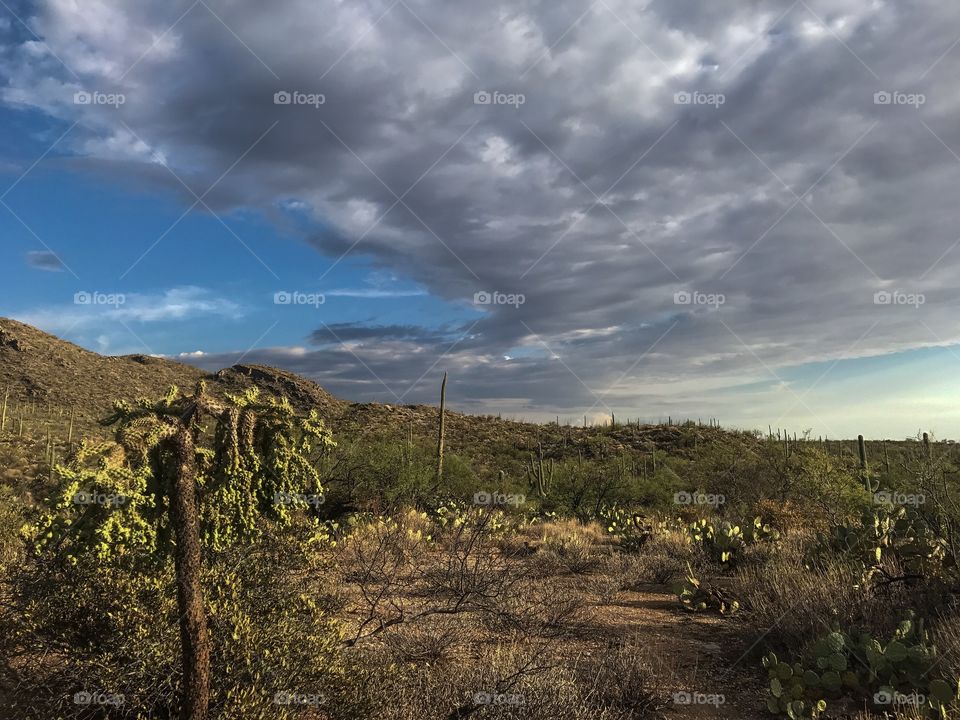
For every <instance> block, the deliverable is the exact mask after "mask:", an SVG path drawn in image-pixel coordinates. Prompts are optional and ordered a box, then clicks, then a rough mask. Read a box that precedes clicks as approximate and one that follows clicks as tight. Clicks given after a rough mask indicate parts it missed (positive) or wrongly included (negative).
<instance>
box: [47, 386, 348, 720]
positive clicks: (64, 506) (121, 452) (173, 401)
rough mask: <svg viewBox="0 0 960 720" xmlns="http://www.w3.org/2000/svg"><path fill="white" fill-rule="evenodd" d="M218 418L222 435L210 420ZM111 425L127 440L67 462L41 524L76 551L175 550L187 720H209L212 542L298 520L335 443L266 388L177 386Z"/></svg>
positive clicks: (121, 410) (52, 542)
mask: <svg viewBox="0 0 960 720" xmlns="http://www.w3.org/2000/svg"><path fill="white" fill-rule="evenodd" d="M211 420H212V422H213V428H212V429H213V432H212V434H211V433H210V432H208V431H206V428H205V425H204V424H205V422H207V421H211ZM103 422H104V424H105V425H116V426H117V431H116V441H115V442H108V443H99V444H95V445H93V444H83V445H81V448H80V451H79V452H77V453H76V454H75V456H74V458H73V459H72V461H71V462H70V463H69V464H68V465H66V466H60V467H58V472H59V475H60V478H61V481H62V485H61V488H60V492H59V497H58V499H57V500H56V501H55V503H54V507H53V512H52V513H51V514H50V515H49V516H47V517H46V518H44V519H43V520H42V522H41V523H40V525H38V527H37V528H36V531H35V532H36V536H37V540H38V541H39V543H40V544H41V545H44V546H47V547H53V548H57V549H65V551H66V552H67V556H68V558H69V557H73V558H76V555H77V553H79V552H81V551H82V549H83V548H84V547H90V546H91V545H92V546H93V548H94V550H95V552H96V553H97V554H98V555H101V556H103V555H107V554H110V553H120V552H125V551H129V550H130V549H133V550H135V551H138V552H139V551H144V550H147V551H160V552H172V553H173V556H174V562H175V570H176V578H177V602H178V609H179V611H180V625H181V628H180V629H181V640H182V644H183V671H184V677H183V700H182V702H181V718H183V719H186V718H190V720H204V718H206V716H207V708H208V705H209V685H210V643H209V639H208V634H207V622H206V616H205V614H204V610H203V593H202V588H201V585H200V577H201V553H200V547H201V543H202V542H205V543H206V544H207V545H208V546H210V547H214V548H222V547H226V546H228V545H231V544H233V543H234V542H237V541H239V540H240V539H242V538H244V537H248V536H251V535H255V534H256V533H257V520H258V518H259V517H260V516H261V515H270V516H272V517H274V518H275V519H276V520H277V521H279V522H281V523H285V522H289V520H290V508H291V507H295V506H296V505H298V504H301V505H302V506H306V504H307V502H308V500H307V498H310V497H322V495H321V493H322V488H321V484H320V477H319V474H318V472H317V470H316V468H315V461H316V460H317V459H318V455H319V454H321V453H323V452H324V451H325V450H326V449H327V448H328V447H329V446H331V445H333V439H332V438H331V436H330V433H329V432H328V431H327V429H326V428H325V427H324V424H323V421H322V420H321V419H320V418H319V417H318V416H317V414H316V412H311V413H310V415H308V416H306V417H302V416H299V415H298V414H297V413H296V412H295V411H294V410H293V408H292V406H291V405H290V403H289V402H287V400H286V399H280V400H276V399H273V398H267V399H264V400H261V399H260V397H259V394H258V391H257V390H256V389H251V390H248V391H246V392H244V393H243V394H240V395H236V396H232V395H228V396H227V398H226V401H220V400H217V399H215V398H213V397H211V396H209V395H208V394H207V393H206V389H205V387H204V384H203V383H202V382H201V383H199V384H198V385H197V388H196V391H195V393H194V394H193V395H192V396H182V395H181V394H180V392H179V391H178V390H177V388H176V387H173V388H171V389H170V392H168V393H167V395H166V396H165V397H164V398H162V399H160V400H158V401H151V400H146V399H142V400H138V401H137V402H136V403H133V404H130V403H126V402H118V403H116V404H115V406H114V414H113V415H112V416H110V417H109V418H107V419H106V420H104V421H103ZM278 497H280V498H282V499H283V502H277V498H278ZM101 498H103V502H101V501H100V499H101Z"/></svg>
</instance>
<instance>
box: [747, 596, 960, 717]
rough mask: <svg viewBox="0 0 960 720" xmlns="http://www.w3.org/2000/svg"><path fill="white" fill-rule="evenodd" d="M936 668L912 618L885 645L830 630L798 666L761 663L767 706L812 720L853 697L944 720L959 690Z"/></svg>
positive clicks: (772, 657)
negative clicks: (832, 702) (834, 702)
mask: <svg viewBox="0 0 960 720" xmlns="http://www.w3.org/2000/svg"><path fill="white" fill-rule="evenodd" d="M939 663H940V658H939V656H938V654H937V648H936V647H935V646H934V645H932V644H930V641H929V637H928V635H927V633H926V632H925V631H924V628H923V621H922V620H915V618H914V616H913V614H912V613H910V614H909V616H908V617H907V618H906V619H905V620H903V622H901V623H900V625H899V627H898V628H897V630H896V631H895V632H894V634H893V637H892V638H890V640H888V641H887V642H881V641H880V640H878V639H877V638H875V637H873V636H872V635H871V634H870V633H866V632H864V633H860V634H848V633H845V632H842V631H841V630H840V629H839V628H834V630H833V631H831V632H830V633H828V634H826V635H824V636H822V637H820V638H818V639H817V640H815V641H814V642H812V643H810V644H809V645H808V646H807V648H805V650H804V653H803V655H802V658H801V660H800V661H798V662H794V663H792V664H791V663H787V662H783V661H780V660H778V658H777V656H776V654H774V653H768V654H767V655H766V656H765V657H764V659H763V665H764V667H765V668H767V671H768V674H769V676H770V687H769V691H770V697H769V699H768V702H767V705H768V708H769V709H770V711H771V712H773V713H775V714H786V715H787V716H788V717H790V718H795V717H817V716H818V715H819V713H821V712H823V710H825V709H826V699H827V698H840V697H854V698H858V699H863V700H866V701H867V702H870V703H872V704H873V705H875V706H877V707H878V709H881V710H882V709H890V706H892V705H897V704H900V705H902V704H905V703H910V704H915V705H917V706H919V707H920V708H921V709H923V708H925V709H926V711H927V714H928V715H932V716H934V717H938V718H946V717H948V713H949V711H950V709H951V708H952V707H953V706H954V705H955V704H956V701H957V699H958V690H957V687H958V684H957V681H956V680H955V679H952V680H948V679H944V678H942V677H938V673H937V672H936V671H937V669H938V665H939Z"/></svg>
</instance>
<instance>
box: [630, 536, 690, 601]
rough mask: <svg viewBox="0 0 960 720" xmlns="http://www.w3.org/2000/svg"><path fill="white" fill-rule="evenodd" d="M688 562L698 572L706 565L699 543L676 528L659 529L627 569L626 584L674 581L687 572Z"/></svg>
mask: <svg viewBox="0 0 960 720" xmlns="http://www.w3.org/2000/svg"><path fill="white" fill-rule="evenodd" d="M688 563H689V564H690V565H691V566H693V568H694V569H695V571H697V572H699V571H701V570H702V569H703V568H704V566H705V564H706V555H705V554H704V552H703V549H702V548H701V547H700V546H699V545H695V544H694V543H692V542H690V539H689V537H688V536H687V535H686V534H685V533H681V532H679V531H676V530H667V531H665V532H660V533H657V534H656V535H654V537H653V538H652V539H651V540H650V541H649V542H648V543H647V544H646V545H645V546H644V548H643V550H642V551H641V552H640V553H637V554H636V555H635V556H633V558H632V562H631V563H629V565H628V566H627V567H626V568H625V569H624V572H625V577H624V580H625V583H624V587H625V588H626V589H636V588H637V587H638V586H639V585H642V584H644V583H653V584H658V585H662V584H666V583H671V582H673V581H675V580H677V579H678V578H681V577H683V576H684V575H685V574H686V572H687V564H688Z"/></svg>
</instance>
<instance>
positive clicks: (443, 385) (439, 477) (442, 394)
mask: <svg viewBox="0 0 960 720" xmlns="http://www.w3.org/2000/svg"><path fill="white" fill-rule="evenodd" d="M446 401H447V374H446V373H444V374H443V382H442V383H440V423H439V424H440V428H439V432H438V436H437V484H439V483H440V481H441V480H442V479H443V439H444V432H445V430H446V427H445V418H444V411H445V410H446Z"/></svg>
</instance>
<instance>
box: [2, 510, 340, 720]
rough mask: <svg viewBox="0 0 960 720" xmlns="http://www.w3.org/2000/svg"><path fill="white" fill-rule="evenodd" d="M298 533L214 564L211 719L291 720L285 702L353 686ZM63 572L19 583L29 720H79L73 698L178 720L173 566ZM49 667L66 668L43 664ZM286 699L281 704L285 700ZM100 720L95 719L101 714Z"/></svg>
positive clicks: (100, 564)
mask: <svg viewBox="0 0 960 720" xmlns="http://www.w3.org/2000/svg"><path fill="white" fill-rule="evenodd" d="M297 531H298V532H296V533H283V534H280V533H275V532H266V533H265V534H264V535H263V536H262V537H261V538H260V540H258V541H257V542H256V543H255V544H253V545H251V546H249V547H246V548H244V549H242V550H241V549H235V550H231V551H225V552H221V553H210V554H209V555H208V556H207V557H206V558H205V572H204V578H203V579H204V587H205V588H207V592H206V597H205V603H206V610H207V613H208V617H209V618H210V635H211V639H212V645H213V652H212V659H211V670H212V676H213V678H214V681H213V685H212V700H211V712H212V716H213V717H218V716H223V717H243V718H253V719H257V718H263V719H264V720H266V718H286V717H293V716H294V710H295V709H297V708H296V707H295V706H288V705H284V704H278V703H277V702H275V700H277V698H278V697H280V698H281V702H282V696H283V694H284V693H287V694H291V693H292V694H296V695H302V696H320V695H324V696H327V697H329V696H330V692H331V688H336V687H340V686H342V685H343V666H342V664H341V661H340V658H339V648H340V631H339V628H338V625H337V623H336V622H334V620H333V618H332V616H331V614H330V612H329V609H328V607H327V606H326V605H325V600H326V597H327V596H326V595H325V592H324V588H323V580H322V573H323V572H324V568H325V566H326V562H325V560H324V557H323V552H321V550H320V548H318V547H316V546H313V545H311V544H309V543H308V542H304V541H301V540H300V539H298V536H299V537H310V535H311V527H310V525H307V526H302V527H299V528H297ZM76 560H77V561H76V563H70V562H63V561H62V559H61V558H57V557H55V556H53V555H52V554H49V553H46V554H40V555H33V556H31V557H30V559H29V561H28V562H27V564H26V565H25V566H24V567H23V568H22V569H21V570H20V572H19V573H18V574H17V576H16V577H15V578H14V580H15V583H16V591H15V593H13V596H12V602H13V603H14V606H15V610H16V614H15V616H11V617H5V618H4V619H5V622H6V624H7V625H8V627H6V628H5V630H6V631H7V632H8V633H11V634H12V635H13V636H14V637H15V638H16V644H17V645H18V646H19V647H20V650H21V653H22V655H21V657H22V660H23V662H24V664H23V665H21V666H20V670H19V673H18V674H19V678H18V679H19V682H20V686H21V694H20V696H19V699H18V702H19V703H20V704H21V709H22V716H23V717H37V718H40V717H43V718H59V717H64V718H66V717H76V716H77V715H76V713H77V712H78V709H79V710H80V711H81V712H85V711H87V710H89V712H90V713H94V712H96V711H98V708H97V707H96V706H95V705H91V706H89V707H88V708H83V707H78V706H77V705H76V704H75V703H74V699H75V698H74V694H75V693H78V692H80V693H82V692H88V693H104V694H105V695H106V696H108V697H122V699H123V702H122V704H119V705H118V706H117V707H116V708H114V709H113V710H112V712H111V715H110V717H113V718H138V717H144V716H148V717H170V716H175V715H176V713H177V707H178V702H179V690H178V688H179V684H180V674H181V669H180V638H179V631H178V613H177V602H176V592H175V584H174V580H173V568H172V562H171V561H169V560H163V559H160V558H157V557H155V556H144V555H135V554H132V553H116V554H112V555H110V556H108V557H106V558H98V557H97V556H96V555H95V554H94V553H93V552H92V551H91V552H89V553H87V554H80V555H78V556H76ZM44 655H48V656H51V655H52V656H54V657H56V658H57V662H55V663H50V662H43V660H42V658H43V657H44ZM278 693H279V694H280V696H278ZM90 717H94V715H93V714H91V715H90Z"/></svg>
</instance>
